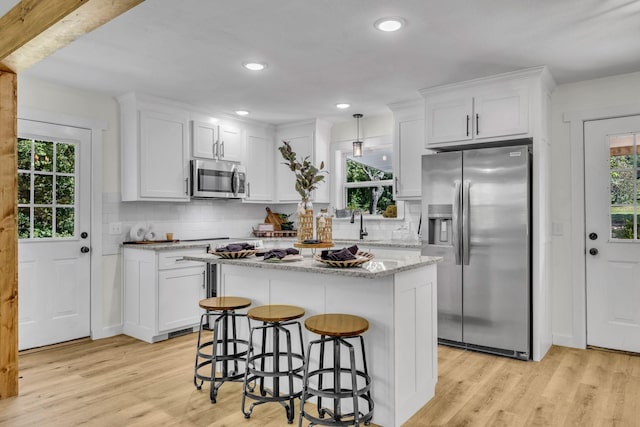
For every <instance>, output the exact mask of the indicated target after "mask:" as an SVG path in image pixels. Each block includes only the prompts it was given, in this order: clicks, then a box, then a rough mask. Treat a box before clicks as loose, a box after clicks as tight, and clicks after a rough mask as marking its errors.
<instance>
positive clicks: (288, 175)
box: [276, 131, 318, 203]
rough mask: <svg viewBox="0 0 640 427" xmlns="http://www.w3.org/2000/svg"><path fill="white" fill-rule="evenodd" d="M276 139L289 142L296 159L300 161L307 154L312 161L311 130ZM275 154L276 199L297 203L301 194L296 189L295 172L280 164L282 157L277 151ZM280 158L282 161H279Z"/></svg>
mask: <svg viewBox="0 0 640 427" xmlns="http://www.w3.org/2000/svg"><path fill="white" fill-rule="evenodd" d="M278 140H279V141H280V140H285V141H287V142H289V143H290V144H291V149H292V150H293V151H294V152H295V153H296V159H297V160H298V161H302V160H303V159H304V158H305V157H307V156H309V159H310V161H311V162H313V161H314V159H313V131H309V132H308V133H306V134H297V135H292V134H288V135H286V136H285V137H282V138H278ZM280 144H281V142H280ZM276 155H277V156H278V161H277V162H276V163H277V164H278V172H277V182H276V196H277V197H278V201H279V202H295V203H297V202H299V201H300V199H301V196H300V194H298V192H297V191H296V186H295V185H296V177H295V174H294V173H293V172H292V171H291V169H289V167H288V166H286V165H284V164H282V162H283V161H284V159H282V156H281V155H280V152H279V151H278V152H277V153H276ZM281 159H282V161H280V160H281ZM314 164H315V163H314ZM316 166H318V165H316Z"/></svg>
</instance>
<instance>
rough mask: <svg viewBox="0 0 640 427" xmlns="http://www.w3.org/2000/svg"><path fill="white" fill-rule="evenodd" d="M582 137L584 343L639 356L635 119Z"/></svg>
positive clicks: (598, 123)
mask: <svg viewBox="0 0 640 427" xmlns="http://www.w3.org/2000/svg"><path fill="white" fill-rule="evenodd" d="M584 135H585V137H584V138H585V139H584V145H585V147H584V151H585V211H586V212H585V226H586V230H585V239H586V249H587V252H586V254H585V256H586V281H587V344H588V345H592V346H598V347H606V348H613V349H618V350H625V351H632V352H638V353H640V239H639V237H640V236H639V234H640V233H639V231H640V230H639V222H640V221H639V220H640V217H639V215H640V197H639V196H640V181H639V178H640V157H639V156H638V154H640V153H639V145H640V116H630V117H622V118H616V119H607V120H595V121H590V122H586V123H585V128H584Z"/></svg>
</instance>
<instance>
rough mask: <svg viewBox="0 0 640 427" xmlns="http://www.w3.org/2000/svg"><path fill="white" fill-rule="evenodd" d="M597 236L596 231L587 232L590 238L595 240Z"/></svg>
mask: <svg viewBox="0 0 640 427" xmlns="http://www.w3.org/2000/svg"><path fill="white" fill-rule="evenodd" d="M597 238H598V235H597V234H596V233H589V239H590V240H596V239H597Z"/></svg>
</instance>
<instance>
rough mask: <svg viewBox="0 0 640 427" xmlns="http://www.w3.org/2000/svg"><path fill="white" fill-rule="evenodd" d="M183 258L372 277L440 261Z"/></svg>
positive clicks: (409, 258) (410, 258) (416, 258)
mask: <svg viewBox="0 0 640 427" xmlns="http://www.w3.org/2000/svg"><path fill="white" fill-rule="evenodd" d="M183 259H185V260H189V261H202V262H207V263H212V264H222V265H236V266H242V267H253V268H266V269H276V270H289V271H294V272H302V273H320V274H333V275H338V276H349V277H364V278H369V279H375V278H379V277H386V276H391V275H393V274H396V273H400V272H402V271H407V270H413V269H415V268H419V267H424V266H427V265H431V264H435V263H438V262H440V261H442V257H431V256H420V255H415V256H405V257H398V258H388V257H387V258H374V259H372V260H371V261H368V262H365V263H364V264H362V265H361V266H359V267H352V268H333V267H329V266H328V265H326V264H322V263H320V262H318V261H315V260H314V259H313V257H311V256H305V257H304V258H303V259H302V260H301V261H291V262H269V261H264V260H263V259H262V257H255V256H251V257H247V258H241V259H224V258H220V257H218V256H216V255H211V254H204V255H190V256H185V257H184V258H183Z"/></svg>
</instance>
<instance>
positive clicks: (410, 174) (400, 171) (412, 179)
mask: <svg viewBox="0 0 640 427" xmlns="http://www.w3.org/2000/svg"><path fill="white" fill-rule="evenodd" d="M394 133H395V134H394V147H393V148H394V150H393V152H394V166H395V167H394V171H393V176H394V183H393V186H394V195H395V199H396V200H404V199H419V198H420V197H421V185H422V181H421V175H422V155H423V154H427V153H428V152H429V150H426V149H425V148H424V120H423V119H406V120H404V119H396V122H395V129H394Z"/></svg>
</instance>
